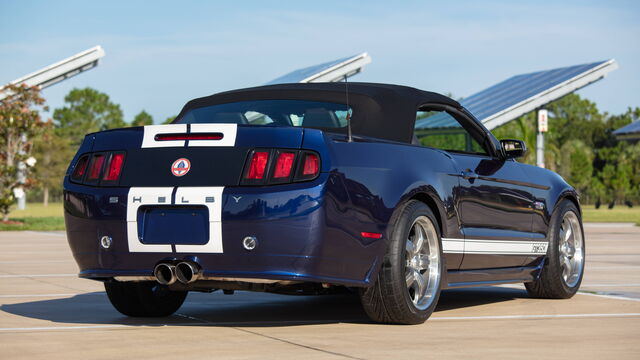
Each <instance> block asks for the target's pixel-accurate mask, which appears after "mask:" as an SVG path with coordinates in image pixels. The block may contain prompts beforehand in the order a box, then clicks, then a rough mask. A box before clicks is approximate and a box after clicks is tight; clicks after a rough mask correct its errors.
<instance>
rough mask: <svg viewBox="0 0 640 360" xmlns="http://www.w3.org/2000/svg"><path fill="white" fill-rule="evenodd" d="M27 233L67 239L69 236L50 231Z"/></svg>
mask: <svg viewBox="0 0 640 360" xmlns="http://www.w3.org/2000/svg"><path fill="white" fill-rule="evenodd" d="M25 232H26V233H30V234H37V235H49V236H56V237H66V236H67V234H65V233H54V232H48V231H25Z"/></svg>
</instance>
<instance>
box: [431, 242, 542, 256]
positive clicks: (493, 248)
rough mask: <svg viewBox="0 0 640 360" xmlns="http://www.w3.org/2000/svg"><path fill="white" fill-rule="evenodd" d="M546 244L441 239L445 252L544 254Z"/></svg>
mask: <svg viewBox="0 0 640 360" xmlns="http://www.w3.org/2000/svg"><path fill="white" fill-rule="evenodd" d="M548 246H549V243H548V242H547V241H541V240H485V239H451V238H443V239H442V250H443V252H444V253H447V254H482V255H544V254H546V253H547V247H548Z"/></svg>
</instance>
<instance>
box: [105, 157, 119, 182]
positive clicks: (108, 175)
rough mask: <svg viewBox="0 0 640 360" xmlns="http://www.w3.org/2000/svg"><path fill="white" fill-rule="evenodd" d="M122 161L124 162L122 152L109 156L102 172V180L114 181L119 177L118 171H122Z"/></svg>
mask: <svg viewBox="0 0 640 360" xmlns="http://www.w3.org/2000/svg"><path fill="white" fill-rule="evenodd" d="M122 163H124V154H123V153H116V154H113V155H112V156H111V160H110V161H109V164H107V171H106V172H105V173H104V176H103V177H102V180H105V181H116V180H118V179H119V178H120V172H121V171H122Z"/></svg>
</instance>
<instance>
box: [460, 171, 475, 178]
mask: <svg viewBox="0 0 640 360" xmlns="http://www.w3.org/2000/svg"><path fill="white" fill-rule="evenodd" d="M460 175H461V176H462V177H463V178H464V179H466V180H475V179H477V178H478V174H476V173H475V172H474V171H472V170H471V169H467V170H464V171H461V172H460Z"/></svg>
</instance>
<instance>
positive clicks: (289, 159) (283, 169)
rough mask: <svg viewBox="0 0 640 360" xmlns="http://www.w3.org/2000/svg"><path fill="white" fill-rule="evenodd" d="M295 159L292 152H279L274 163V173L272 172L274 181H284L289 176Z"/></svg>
mask: <svg viewBox="0 0 640 360" xmlns="http://www.w3.org/2000/svg"><path fill="white" fill-rule="evenodd" d="M295 158H296V154H295V153H292V152H281V153H279V154H278V159H277V161H276V167H275V171H274V172H273V178H274V179H284V178H288V177H289V176H291V171H292V170H293V162H294V160H295Z"/></svg>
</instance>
